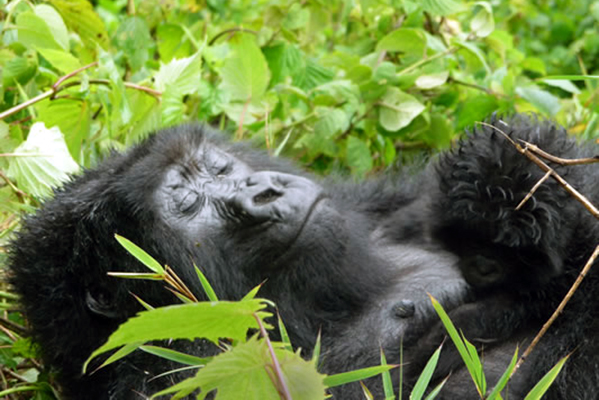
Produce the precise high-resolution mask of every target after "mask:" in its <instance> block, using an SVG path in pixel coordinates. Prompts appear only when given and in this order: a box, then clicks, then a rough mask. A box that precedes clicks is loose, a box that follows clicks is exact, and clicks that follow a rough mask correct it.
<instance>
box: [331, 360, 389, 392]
mask: <svg viewBox="0 0 599 400" xmlns="http://www.w3.org/2000/svg"><path fill="white" fill-rule="evenodd" d="M395 367H397V365H377V366H374V367H367V368H361V369H357V370H354V371H349V372H342V373H340V374H335V375H329V376H327V377H325V378H324V384H325V386H326V387H335V386H341V385H345V384H346V383H350V382H357V381H361V380H364V379H368V378H371V377H373V376H376V375H379V374H382V373H383V372H385V371H390V370H391V369H393V368H395Z"/></svg>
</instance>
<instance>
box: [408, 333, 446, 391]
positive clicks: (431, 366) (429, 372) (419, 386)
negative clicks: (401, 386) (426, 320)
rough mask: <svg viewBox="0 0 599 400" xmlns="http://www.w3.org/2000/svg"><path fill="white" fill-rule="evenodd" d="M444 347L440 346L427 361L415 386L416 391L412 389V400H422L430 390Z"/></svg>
mask: <svg viewBox="0 0 599 400" xmlns="http://www.w3.org/2000/svg"><path fill="white" fill-rule="evenodd" d="M442 347H443V346H442V345H441V346H439V347H438V348H437V350H435V352H434V353H433V355H432V356H431V358H429V360H428V361H427V363H426V366H425V367H424V369H423V370H422V372H421V373H420V376H419V377H418V380H417V381H416V384H415V385H414V389H412V393H410V400H420V399H422V396H424V392H425V391H426V389H427V388H428V385H429V383H430V382H431V378H432V377H433V372H435V368H436V367H437V363H438V362H439V356H440V355H441V348H442Z"/></svg>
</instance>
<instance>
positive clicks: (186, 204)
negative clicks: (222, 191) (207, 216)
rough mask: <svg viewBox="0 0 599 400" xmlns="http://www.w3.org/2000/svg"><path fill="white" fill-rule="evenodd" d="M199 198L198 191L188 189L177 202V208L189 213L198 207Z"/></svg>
mask: <svg viewBox="0 0 599 400" xmlns="http://www.w3.org/2000/svg"><path fill="white" fill-rule="evenodd" d="M201 200H202V199H201V196H200V195H199V193H197V192H193V191H188V192H187V194H186V195H185V196H184V197H183V198H182V199H180V200H179V201H178V202H177V208H178V210H179V211H180V212H181V213H183V214H191V213H193V212H195V211H196V210H197V209H198V206H199V205H200V204H201Z"/></svg>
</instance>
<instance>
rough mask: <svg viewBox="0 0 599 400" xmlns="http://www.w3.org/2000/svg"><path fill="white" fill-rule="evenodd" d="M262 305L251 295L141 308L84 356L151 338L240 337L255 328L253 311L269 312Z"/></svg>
mask: <svg viewBox="0 0 599 400" xmlns="http://www.w3.org/2000/svg"><path fill="white" fill-rule="evenodd" d="M265 307H266V303H264V301H262V300H261V299H254V300H245V301H238V302H228V301H218V302H199V303H187V304H179V305H173V306H168V307H161V308H156V309H154V310H148V311H142V312H140V313H139V314H137V315H136V316H135V317H133V318H130V319H129V320H127V322H125V323H124V324H122V325H121V326H119V328H118V329H117V330H116V331H115V332H113V333H112V335H110V337H109V338H108V341H107V342H106V343H105V344H104V345H102V347H100V348H99V349H97V350H96V351H94V352H93V353H92V355H91V356H90V357H89V359H88V360H91V359H93V358H94V357H96V356H97V355H99V354H102V353H104V352H106V351H109V350H112V349H115V348H117V347H120V346H123V345H126V344H130V343H136V342H149V341H151V340H167V339H189V340H193V339H197V338H205V339H207V340H210V341H212V342H214V343H218V340H219V339H220V338H223V337H224V338H231V339H233V340H240V341H241V340H244V339H245V338H246V335H247V331H248V329H258V323H257V322H256V319H255V318H254V314H257V315H258V316H259V317H260V318H262V319H264V318H265V317H267V316H270V314H269V313H267V312H265V311H262V310H264V308H265Z"/></svg>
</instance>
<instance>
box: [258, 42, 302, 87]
mask: <svg viewBox="0 0 599 400" xmlns="http://www.w3.org/2000/svg"><path fill="white" fill-rule="evenodd" d="M263 52H264V57H265V58H266V61H267V62H268V68H269V70H270V72H271V73H272V78H271V80H270V85H271V86H274V85H276V84H278V83H282V82H285V79H286V78H287V77H290V76H293V75H294V74H296V73H297V72H298V71H299V70H300V69H301V68H305V62H304V58H305V56H303V55H302V52H301V50H299V49H298V48H297V46H296V45H294V44H286V43H279V44H277V45H276V46H272V47H267V48H265V49H263Z"/></svg>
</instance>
